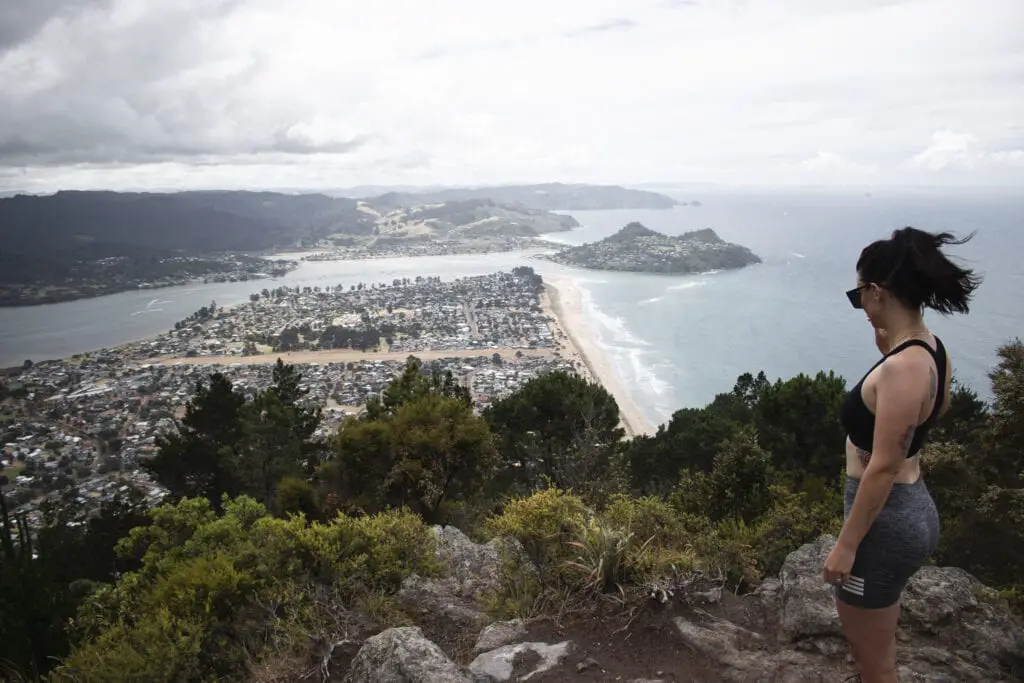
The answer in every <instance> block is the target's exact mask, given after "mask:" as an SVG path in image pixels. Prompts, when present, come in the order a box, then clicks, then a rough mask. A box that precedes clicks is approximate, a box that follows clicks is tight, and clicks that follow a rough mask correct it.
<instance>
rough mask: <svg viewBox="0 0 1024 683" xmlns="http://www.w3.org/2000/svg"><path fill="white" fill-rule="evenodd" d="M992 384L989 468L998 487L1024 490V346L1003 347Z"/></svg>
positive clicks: (987, 443) (987, 447)
mask: <svg viewBox="0 0 1024 683" xmlns="http://www.w3.org/2000/svg"><path fill="white" fill-rule="evenodd" d="M998 357H999V363H998V364H997V365H996V367H995V369H993V370H992V372H990V373H989V379H990V380H991V381H992V395H993V402H992V420H991V427H990V429H989V431H988V433H987V434H986V435H984V443H985V453H986V464H987V465H988V467H989V468H990V469H991V470H992V476H993V478H994V480H995V481H994V483H996V484H998V485H1002V486H1013V487H1021V486H1024V343H1022V342H1021V340H1019V339H1016V340H1014V341H1013V342H1011V343H1009V344H1005V345H1004V346H1002V347H1000V349H999V351H998Z"/></svg>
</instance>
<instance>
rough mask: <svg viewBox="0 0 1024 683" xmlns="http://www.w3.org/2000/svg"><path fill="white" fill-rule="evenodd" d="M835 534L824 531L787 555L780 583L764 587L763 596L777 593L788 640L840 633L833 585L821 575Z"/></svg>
mask: <svg viewBox="0 0 1024 683" xmlns="http://www.w3.org/2000/svg"><path fill="white" fill-rule="evenodd" d="M834 545H835V538H833V537H832V536H828V535H824V536H821V537H819V538H818V539H817V540H816V541H814V542H813V543H807V544H805V545H803V546H801V547H800V548H798V549H796V550H794V551H793V552H791V553H790V554H789V556H787V557H786V561H785V562H784V563H783V565H782V570H781V571H780V572H779V585H778V588H777V589H776V588H775V587H774V586H771V587H768V588H765V589H764V590H763V592H762V595H763V596H768V595H773V594H774V595H777V596H778V606H779V609H780V613H779V618H780V625H781V627H782V631H783V633H784V634H785V635H786V636H787V637H788V638H789V639H790V640H797V639H800V638H807V637H812V636H842V628H841V626H840V623H839V612H838V611H837V610H836V606H835V597H834V594H833V590H832V587H831V586H829V585H827V584H826V583H825V582H824V581H823V580H822V578H821V570H822V567H824V566H825V559H826V558H827V557H828V554H829V552H831V550H832V546H834Z"/></svg>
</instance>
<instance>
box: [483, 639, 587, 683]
mask: <svg viewBox="0 0 1024 683" xmlns="http://www.w3.org/2000/svg"><path fill="white" fill-rule="evenodd" d="M571 647H572V644H571V643H569V642H568V641H566V642H563V643H556V644H554V645H548V644H547V643H519V644H518V645H505V646H504V647H499V648H498V649H496V650H491V651H490V652H485V653H483V654H482V655H480V656H478V657H477V658H476V659H474V660H473V663H472V664H470V665H469V670H470V671H472V672H473V673H475V674H477V675H479V676H485V677H487V680H490V681H497V683H504V681H509V680H512V677H513V676H515V680H516V681H528V680H530V679H531V678H533V677H534V676H536V675H537V674H541V673H544V672H545V671H550V670H551V669H553V668H555V667H556V666H558V665H559V664H561V663H562V660H563V659H565V658H566V656H567V655H568V654H569V650H570V649H571Z"/></svg>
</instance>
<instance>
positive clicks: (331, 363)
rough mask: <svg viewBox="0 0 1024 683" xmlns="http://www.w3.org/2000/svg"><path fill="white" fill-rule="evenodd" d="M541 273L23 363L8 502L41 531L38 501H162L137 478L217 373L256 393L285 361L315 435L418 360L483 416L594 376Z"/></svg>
mask: <svg viewBox="0 0 1024 683" xmlns="http://www.w3.org/2000/svg"><path fill="white" fill-rule="evenodd" d="M547 297H548V294H547V293H546V291H545V287H544V284H543V283H542V281H541V278H540V277H539V276H538V275H536V274H534V273H533V271H532V270H531V269H529V268H517V269H515V272H514V273H495V274H491V275H486V276H479V277H469V278H461V279H455V280H451V281H442V280H440V279H438V278H433V277H416V278H409V279H406V278H403V279H400V280H394V281H392V282H390V283H352V284H349V285H348V286H347V287H346V286H342V285H339V286H336V287H332V288H326V289H320V288H309V287H304V288H291V289H289V288H284V287H281V288H278V289H276V290H263V291H262V292H255V293H253V295H252V297H251V299H250V301H249V302H248V303H246V304H242V305H239V306H236V307H233V308H228V309H224V308H221V307H218V306H217V305H216V304H215V303H213V302H211V304H210V305H209V306H207V307H204V308H203V309H201V310H200V311H197V312H196V314H195V315H193V316H192V317H190V318H189V319H187V320H184V321H180V322H179V323H177V324H176V325H175V329H173V330H170V331H168V332H167V333H165V334H162V335H160V336H158V337H156V338H155V339H151V340H147V341H142V342H135V343H131V344H127V345H124V346H122V347H118V348H113V349H104V350H101V351H97V352H93V353H88V354H81V355H78V356H75V357H73V358H70V359H66V360H63V361H52V362H45V363H39V364H36V365H30V364H26V367H25V368H23V369H21V370H20V372H18V374H17V376H16V377H15V378H13V379H12V381H10V382H9V383H8V384H5V385H4V387H3V390H4V397H3V399H4V400H3V401H2V402H0V410H2V412H0V427H2V429H0V432H2V435H3V437H2V438H3V440H2V442H0V447H2V451H0V469H2V472H3V475H4V476H6V477H7V479H8V482H9V483H8V487H7V494H8V500H9V501H11V502H12V503H13V504H14V505H16V506H17V509H18V510H19V511H21V512H25V513H26V514H27V517H28V519H29V521H30V523H32V524H39V523H41V514H42V513H41V507H42V506H43V504H44V503H45V502H46V501H47V500H53V499H55V498H56V497H58V496H65V497H66V496H67V492H68V490H72V491H73V492H74V496H75V501H76V502H77V503H78V504H79V505H80V508H81V512H82V514H83V515H85V514H88V513H89V511H90V510H91V509H94V508H95V507H96V506H98V505H100V504H101V503H103V502H105V501H109V500H111V499H113V498H114V497H115V496H117V495H118V494H119V493H124V492H125V491H127V490H135V491H137V492H139V493H140V494H141V495H142V496H143V497H144V498H145V499H146V500H148V501H150V502H158V501H159V500H161V499H162V498H163V497H164V496H165V495H166V491H164V490H163V489H162V488H161V487H160V486H159V485H158V484H157V483H156V482H154V481H153V480H151V479H150V478H149V476H148V475H147V474H146V473H145V472H144V471H143V470H142V469H140V463H141V462H143V461H145V459H146V458H149V457H152V456H153V455H154V454H155V452H156V449H157V446H156V442H157V437H158V435H160V434H165V433H167V432H169V431H171V430H173V429H174V428H175V421H176V419H180V418H181V417H182V416H183V415H184V410H185V406H186V404H187V403H188V401H189V398H190V397H191V395H192V392H193V390H194V388H195V385H196V383H197V381H199V380H201V379H203V378H206V377H207V376H208V375H209V374H210V373H212V372H220V373H222V374H224V375H225V376H226V377H227V378H228V379H229V380H231V382H232V383H233V385H234V386H235V388H236V389H238V390H240V391H241V392H242V393H245V394H247V395H251V394H253V393H255V392H256V391H257V390H259V389H261V388H265V387H266V386H268V385H269V384H270V382H271V378H272V369H273V365H274V363H275V362H276V361H277V360H278V359H279V358H280V359H282V360H283V361H284V362H286V363H289V364H292V365H294V366H295V367H296V369H298V370H299V372H300V373H301V374H302V385H303V388H304V389H306V390H308V394H307V395H306V397H305V400H307V401H310V402H312V403H314V404H316V405H318V406H320V407H321V408H322V409H323V416H324V417H323V421H322V423H321V425H320V427H319V434H318V435H319V436H321V437H323V436H327V435H329V434H330V433H333V432H334V431H335V430H336V429H337V428H338V426H339V425H340V424H341V423H342V422H343V421H344V420H345V419H346V418H347V417H349V416H358V415H360V414H361V413H362V412H363V411H364V410H365V404H366V401H367V400H368V399H369V398H370V397H372V396H376V395H379V394H380V392H382V391H383V389H384V388H385V387H386V386H387V385H388V383H389V382H390V381H391V379H392V378H393V377H394V376H396V375H398V374H400V373H401V372H402V369H403V368H404V366H405V364H406V361H407V359H408V358H409V357H410V356H416V357H417V358H419V359H420V360H421V361H422V362H423V368H422V371H423V372H424V373H431V372H440V373H442V374H444V373H447V372H450V373H451V374H452V377H453V379H454V380H455V381H457V382H458V383H459V384H461V385H462V386H464V387H466V388H467V389H468V390H469V391H470V396H471V398H472V400H473V404H474V408H475V410H477V411H481V410H483V409H484V408H486V407H487V406H488V405H490V404H491V403H492V402H493V401H494V400H496V399H499V398H501V397H503V396H507V395H508V394H509V393H511V392H512V391H514V390H515V389H516V388H517V387H519V386H522V384H523V383H525V382H527V381H529V380H530V379H531V378H533V377H536V376H538V375H540V374H542V373H545V372H551V371H553V370H565V371H568V372H573V373H580V374H583V375H584V376H588V377H591V378H592V376H591V374H590V371H589V369H588V366H587V365H586V363H584V362H583V359H582V358H581V357H580V356H579V354H578V353H577V352H576V351H575V350H573V348H572V344H571V341H569V339H568V338H567V337H566V335H565V334H564V332H563V331H562V329H561V327H560V326H559V323H558V320H557V318H556V317H555V315H554V314H553V313H552V311H551V309H550V305H549V303H548V298H547Z"/></svg>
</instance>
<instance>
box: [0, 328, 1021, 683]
mask: <svg viewBox="0 0 1024 683" xmlns="http://www.w3.org/2000/svg"><path fill="white" fill-rule="evenodd" d="M998 357H999V363H998V366H997V367H995V368H994V369H993V371H992V373H991V380H992V393H993V396H994V399H993V402H992V404H991V405H985V404H984V403H983V402H981V401H979V400H978V398H977V396H976V395H975V394H974V392H972V391H971V390H970V389H968V388H966V387H963V386H959V385H957V386H956V387H955V390H954V391H953V400H952V405H951V408H950V411H949V412H948V414H947V415H946V416H945V418H944V419H943V421H942V423H941V428H940V429H938V431H937V432H935V434H934V438H933V439H932V442H931V443H930V444H929V445H928V446H927V447H926V449H925V450H924V452H923V454H922V461H923V465H924V468H925V477H926V480H927V482H928V486H929V489H930V490H931V491H932V493H933V495H934V496H935V498H936V502H937V504H938V506H939V510H940V512H941V514H942V524H943V536H942V543H941V545H940V547H939V549H938V552H937V553H936V556H935V558H934V560H935V561H936V562H937V563H941V564H952V565H956V566H960V567H963V568H964V569H966V570H968V571H969V572H971V573H972V574H974V575H976V576H977V577H978V578H979V579H981V580H982V581H984V582H985V583H987V584H989V585H990V586H994V587H996V588H998V589H1000V590H1001V591H1002V597H1003V599H1005V600H1008V601H1010V602H1011V603H1013V604H1015V605H1017V606H1018V608H1019V607H1021V606H1022V605H1024V600H1022V597H1024V564H1022V563H1021V562H1020V558H1021V557H1024V531H1022V529H1024V525H1022V524H1021V520H1024V481H1022V477H1024V455H1022V454H1024V344H1022V343H1021V342H1020V341H1014V342H1012V343H1008V344H1006V345H1005V346H1003V347H1002V348H1000V349H999V353H998ZM300 379H301V378H300V377H299V374H298V373H297V372H296V371H295V369H294V368H291V367H289V366H286V365H283V364H279V365H278V367H277V368H276V370H275V373H274V383H273V385H272V386H271V387H270V388H268V389H266V390H264V391H261V392H258V393H257V394H256V395H255V396H254V397H252V398H246V397H245V396H244V395H243V394H241V393H239V392H237V391H236V390H235V389H234V388H233V387H232V386H231V384H230V382H228V381H227V380H226V379H225V378H224V377H223V376H221V375H218V374H214V375H212V376H210V377H209V378H208V379H207V380H205V381H204V382H202V383H201V384H200V385H199V386H197V388H196V391H195V394H194V396H193V397H192V400H191V403H190V405H189V408H188V411H187V412H186V414H185V415H184V417H183V418H182V420H181V422H180V425H179V429H178V432H177V434H175V435H173V436H170V437H168V438H167V439H166V440H165V441H164V442H163V443H162V444H161V447H162V450H161V453H160V455H159V456H158V457H157V458H156V459H155V460H153V461H152V462H151V463H150V464H149V468H150V469H151V471H152V472H153V473H154V474H155V475H156V476H157V477H158V478H159V479H160V481H162V482H163V483H164V484H165V485H166V486H167V487H168V489H169V490H170V492H171V502H169V503H167V504H166V505H163V506H161V507H158V508H155V509H152V510H149V511H148V512H143V511H141V510H139V509H138V508H137V507H136V506H135V504H134V503H133V501H131V500H125V501H123V502H122V503H121V504H119V505H117V506H108V507H107V508H105V509H104V511H103V513H102V514H101V515H100V516H98V517H97V518H95V519H92V520H90V521H89V522H88V523H87V524H85V525H83V526H78V527H68V526H66V525H64V524H62V520H63V519H64V515H65V513H64V512H62V510H61V509H59V508H57V509H54V510H52V511H50V524H49V525H48V526H47V528H46V529H45V530H44V531H43V532H42V533H41V534H40V535H39V537H38V538H37V539H34V540H32V539H30V538H29V537H28V535H27V534H25V533H24V532H23V531H20V529H22V524H23V523H22V522H21V521H20V520H17V519H11V518H10V515H8V514H7V513H6V511H5V514H4V525H5V531H9V532H10V534H9V535H7V534H5V535H4V539H5V540H4V543H3V548H2V550H3V553H2V555H3V564H2V565H0V596H2V597H0V660H2V661H5V662H7V663H8V665H7V666H8V668H9V669H10V670H11V671H19V672H21V675H23V676H26V677H28V678H30V679H31V678H33V677H34V676H36V675H44V674H45V675H47V676H48V677H49V680H53V681H142V680H145V681H154V682H156V681H183V680H204V681H205V680H221V681H244V680H265V681H269V680H298V679H299V672H301V670H302V669H301V667H299V666H298V665H295V666H292V667H291V668H290V671H291V674H292V676H291V677H290V678H289V677H268V676H269V674H267V675H266V676H264V677H263V678H257V675H258V672H263V674H259V675H261V676H262V675H264V674H265V673H266V672H267V671H269V670H270V669H274V668H275V667H277V669H275V670H278V671H280V670H281V667H282V663H288V662H306V661H310V660H309V658H310V657H312V656H313V654H314V653H315V652H317V648H318V647H320V644H323V643H325V642H330V643H333V642H336V641H337V642H342V641H344V640H345V639H346V638H349V637H350V636H351V634H354V633H357V632H362V631H363V630H365V629H368V630H369V632H375V631H374V629H376V630H379V629H380V628H383V627H384V626H393V625H401V624H408V623H411V622H412V621H414V618H415V615H414V614H413V613H411V612H409V611H407V606H406V604H405V603H404V602H403V601H402V600H401V599H399V598H398V597H397V592H398V591H399V587H400V586H402V584H403V581H404V580H406V579H407V578H408V577H410V576H412V575H413V574H415V575H417V576H420V577H430V576H438V575H440V574H442V573H443V572H444V569H443V568H442V567H439V566H438V565H437V563H436V561H435V555H434V543H435V540H434V539H435V535H434V534H433V533H431V532H430V527H429V526H428V525H429V524H434V523H440V524H449V525H454V526H456V527H458V528H459V529H462V530H464V531H466V532H467V533H469V534H471V535H472V536H474V537H475V538H478V539H487V538H498V537H500V538H505V539H512V540H514V541H515V545H516V546H517V547H518V548H519V551H518V552H511V553H509V554H508V555H507V558H506V559H507V560H508V561H507V562H506V563H505V569H504V570H503V572H502V573H501V575H500V576H496V577H494V578H495V580H496V581H495V588H494V590H492V591H491V592H490V593H488V594H487V595H486V596H484V597H485V599H486V601H487V604H488V605H490V609H491V611H492V614H493V616H494V617H511V616H536V615H538V614H543V613H550V612H552V611H555V612H559V611H564V610H566V609H569V608H570V607H569V606H571V605H579V604H581V603H584V602H587V601H593V600H596V599H598V598H602V596H604V597H608V598H615V596H620V597H619V598H616V599H622V598H623V597H624V596H625V595H626V594H627V593H628V592H629V591H630V590H631V589H632V588H634V587H648V586H657V585H663V584H664V583H665V582H668V583H671V582H672V581H673V580H675V581H678V580H680V579H681V578H683V577H686V576H691V575H692V574H693V572H696V571H699V572H700V573H701V574H702V575H704V576H721V577H722V578H723V579H724V581H725V585H726V586H727V587H728V588H729V589H730V590H733V591H735V592H738V593H744V592H746V591H749V590H750V589H752V588H753V587H754V586H756V585H757V584H758V582H759V581H760V580H761V579H762V577H764V576H766V575H769V574H774V573H775V572H777V571H778V570H779V568H780V567H781V566H782V563H783V561H784V559H785V558H786V556H787V554H788V553H790V552H792V551H794V550H795V549H797V548H798V547H799V546H801V544H804V543H807V542H810V541H812V540H814V539H817V538H818V537H820V536H821V535H822V534H827V533H833V534H834V533H836V532H837V531H838V529H839V527H840V524H841V518H840V515H841V512H842V497H841V490H840V482H841V477H842V468H843V465H844V462H843V458H842V453H843V442H844V435H843V433H842V430H841V429H840V427H839V424H838V421H837V417H836V415H837V407H838V405H839V402H840V400H841V397H842V394H843V392H844V390H845V384H846V383H845V381H844V380H843V378H841V377H838V376H836V375H834V374H832V373H824V372H823V373H819V374H818V375H816V376H813V377H811V376H806V375H799V376H797V377H794V378H791V379H788V380H781V379H780V380H776V381H774V382H772V381H769V380H768V379H767V378H766V377H765V375H764V374H763V373H758V374H757V375H753V374H745V375H742V376H741V377H739V378H738V379H737V381H736V383H735V386H734V387H733V389H732V390H731V391H728V392H725V393H722V394H720V395H718V396H717V397H716V398H715V399H714V401H712V402H711V403H710V404H709V405H707V406H705V407H704V408H699V409H695V408H692V409H691V408H688V409H683V410H680V411H678V412H676V413H675V414H674V415H673V416H672V419H671V420H670V421H669V422H668V423H667V424H665V425H662V426H661V427H660V428H659V429H658V431H657V433H656V434H654V435H651V436H644V437H640V438H637V439H634V440H631V441H623V439H622V437H623V434H622V431H621V430H620V429H619V427H618V421H619V417H618V408H617V406H616V405H615V400H614V398H613V397H612V396H611V395H609V394H608V392H606V391H605V390H604V389H603V388H601V387H600V386H598V385H596V384H593V383H590V382H588V381H586V380H584V379H581V378H579V377H577V376H574V375H568V374H565V373H551V374H547V375H543V376H541V377H538V378H536V379H534V380H532V381H531V382H529V383H528V384H527V385H525V386H524V387H523V388H522V389H520V390H519V391H517V392H515V393H513V394H511V395H509V396H507V397H505V398H503V399H501V400H498V401H496V402H495V403H494V404H493V405H491V406H490V407H489V408H487V409H486V410H485V411H484V412H483V413H482V414H480V415H477V414H475V413H474V411H473V409H472V406H471V404H470V400H469V397H468V395H467V394H466V393H465V390H464V389H462V388H461V387H459V386H458V385H457V384H456V383H455V382H453V381H452V378H451V377H450V376H444V375H441V374H439V373H437V372H431V371H430V369H429V368H424V367H422V366H421V364H420V363H419V361H418V360H416V359H413V358H411V359H410V360H409V363H408V365H407V367H406V369H405V372H404V373H402V374H401V375H399V376H397V377H395V378H394V380H393V381H392V383H391V385H390V386H389V387H388V389H387V390H386V391H385V392H384V393H383V396H382V397H381V398H380V399H379V400H376V401H373V402H371V403H370V404H369V406H368V410H367V411H366V413H365V414H363V415H362V416H360V417H358V418H350V420H349V421H348V422H346V423H345V424H344V425H342V427H341V428H340V429H339V430H338V432H337V433H336V434H334V435H332V436H331V437H330V438H328V439H326V440H324V441H318V440H315V439H313V438H312V435H313V434H314V432H315V427H316V425H317V424H318V422H319V413H318V411H317V410H316V409H315V408H313V407H310V406H307V405H306V402H305V397H304V394H303V392H302V391H301V390H300V389H299V386H300ZM367 622H370V623H371V624H372V625H371V626H369V627H367V626H366V624H367ZM285 668H288V667H287V666H286V667H285ZM47 672H49V673H47Z"/></svg>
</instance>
